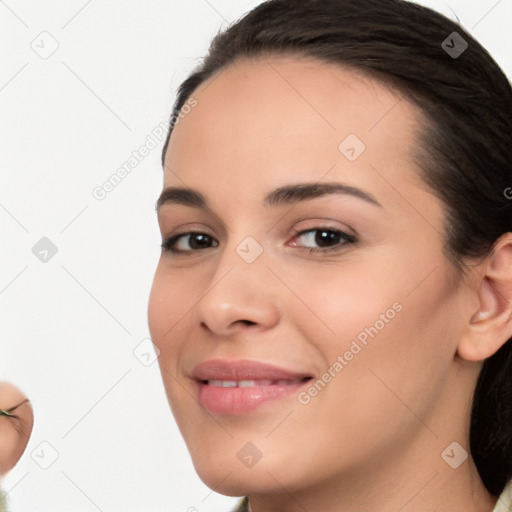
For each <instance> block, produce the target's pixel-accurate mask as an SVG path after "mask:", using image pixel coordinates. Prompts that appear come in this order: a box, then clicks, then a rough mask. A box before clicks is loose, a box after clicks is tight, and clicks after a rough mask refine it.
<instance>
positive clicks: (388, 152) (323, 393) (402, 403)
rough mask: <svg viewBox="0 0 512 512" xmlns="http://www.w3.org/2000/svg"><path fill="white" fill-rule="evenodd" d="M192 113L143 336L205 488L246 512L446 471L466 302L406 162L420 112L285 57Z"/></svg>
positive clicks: (237, 76) (218, 87)
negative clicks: (299, 496) (381, 474)
mask: <svg viewBox="0 0 512 512" xmlns="http://www.w3.org/2000/svg"><path fill="white" fill-rule="evenodd" d="M193 96H194V103H193V105H194V106H193V108H189V109H188V110H187V112H188V113H186V115H183V116H182V118H181V119H180V121H179V123H178V124H177V125H176V127H175V129H174V132H173V135H172V137H171V140H170V144H169V146H168V151H167V155H166V159H165V173H164V189H169V190H167V191H166V192H164V194H163V195H162V200H161V201H160V205H159V208H158V222H159V225H160V230H161V234H162V238H163V240H167V243H166V244H165V246H166V247H165V249H164V250H163V251H162V255H161V258H160V261H159V263H158V268H157V270H156V274H155V277H154V282H153V287H152V291H151V296H150V301H149V310H148V318H149V327H150V331H151V336H152V339H153V342H154V344H155V345H156V346H157V347H158V349H159V350H160V356H159V359H158V360H159V365H160V370H161V373H162V378H163V382H164V385H165V390H166V394H167V397H168V401H169V404H170V406H171V409H172V412H173V414H174V417H175V419H176V422H177V424H178V427H179V429H180V431H181V433H182V435H183V437H184V439H185V442H186V444H187V446H188V449H189V451H190V454H191V457H192V459H193V463H194V466H195V468H196V470H197V472H198V474H199V476H200V477H201V478H202V479H203V481H204V482H205V483H206V484H207V485H209V486H210V487H212V488H215V489H216V491H218V492H221V493H224V494H228V495H233V496H240V495H244V494H248V493H251V492H252V493H257V492H273V491H277V490H280V489H282V488H283V487H284V488H285V489H287V490H288V491H290V492H292V491H293V490H298V489H301V488H302V489H303V488H305V487H307V486H314V485H317V484H318V485H319V484H321V483H322V482H326V481H328V480H333V479H336V478H342V477H345V478H347V479H348V478H350V477H351V476H355V475H357V474H359V475H361V474H366V475H369V474H371V472H372V471H376V470H377V469H379V468H382V467H383V465H384V464H388V463H389V462H390V461H396V460H398V459H399V458H400V457H401V456H402V457H403V456H404V447H405V446H408V447H409V448H412V447H413V446H417V447H421V448H418V450H423V449H425V450H434V451H435V455H436V457H437V458H439V455H438V454H439V453H440V451H441V450H442V449H443V448H444V447H445V446H446V445H447V444H448V442H449V441H448V442H447V441H446V440H445V438H444V434H445V433H446V434H447V437H446V439H450V441H453V437H451V438H450V436H451V435H452V434H453V432H447V431H446V429H444V430H443V431H442V434H441V429H440V426H441V425H442V424H444V425H446V422H447V417H449V413H450V411H451V414H453V413H454V407H455V409H456V408H457V407H458V406H454V404H456V403H458V402H457V400H456V397H454V394H455V395H456V394H457V393H458V391H457V390H454V389H453V387H452V389H451V390H450V391H449V389H448V388H449V385H450V384H453V381H452V380H451V379H452V374H453V360H454V355H455V353H456V346H457V341H458V338H459V335H460V328H461V324H460V323H458V322H461V320H460V318H461V314H460V311H461V310H460V308H461V305H460V304H461V296H460V289H459V287H458V285H457V280H456V277H455V276H456V275H455V272H454V269H453V267H452V265H451V264H450V263H449V262H448V261H447V259H446V258H445V256H444V254H443V229H442V222H443V209H442V206H441V204H440V202H439V201H438V200H437V199H436V198H435V197H434V196H433V195H432V194H431V193H429V192H428V190H427V189H426V187H425V186H424V185H423V183H422V181H421V180H420V178H419V176H418V168H417V166H416V165H415V164H414V163H413V159H412V156H411V154H412V149H413V148H415V147H416V145H417V135H416V134H417V128H418V121H419V113H418V112H417V110H416V109H415V108H414V107H413V105H412V104H410V103H408V102H407V101H406V100H405V99H400V96H399V95H398V94H397V93H395V92H393V91H391V90H389V88H388V87H386V86H385V85H383V84H381V83H379V82H377V81H374V80H372V79H370V78H365V77H363V76H361V75H358V74H356V73H355V72H354V71H351V70H347V69H344V68H341V67H338V66H334V65H330V64H326V63H321V62H316V61H314V60H308V59H304V60H298V59H295V58H288V57H279V58H278V57H275V58H272V59H267V60H263V59H258V60H253V61H240V62H237V63H236V64H233V65H232V66H230V67H228V68H226V69H225V70H223V71H222V72H221V73H220V74H218V75H217V76H215V77H214V78H213V79H210V80H209V81H208V82H206V83H205V84H203V86H201V87H200V88H199V89H198V90H197V91H196V92H195V93H194V95H193ZM299 185H300V186H299ZM170 187H177V188H181V189H183V188H186V189H191V190H193V191H194V194H195V195H193V194H190V193H188V194H185V193H183V191H181V192H180V191H177V192H176V191H174V192H172V191H170ZM329 187H330V188H329ZM286 189H288V191H287V192H286ZM197 194H200V197H198V196H197ZM200 199H202V200H200ZM203 203H204V204H203ZM208 361H213V363H212V364H210V365H208V363H207V362H208ZM255 362H259V363H265V364H266V365H270V366H272V369H270V368H269V367H266V366H261V365H260V366H257V365H254V364H253V363H255ZM200 364H202V365H203V366H199V367H198V365H200ZM275 367H277V368H278V369H277V370H276V369H275ZM201 370H202V371H201ZM278 380H279V381H280V382H277V381H278ZM220 381H223V382H220ZM233 381H234V382H233ZM240 381H245V382H242V383H241V384H240ZM235 385H236V387H231V386H235ZM223 386H227V387H223ZM459 398H460V397H459ZM465 403H466V402H463V404H465ZM450 407H451V409H450ZM460 412H461V417H462V408H461V409H460ZM455 414H457V411H455ZM418 418H422V419H425V421H420V420H419V419H418ZM427 418H428V421H427V420H426V419H427ZM443 422H444V423H443ZM427 424H428V426H427ZM435 426H437V427H439V430H438V434H439V435H438V436H437V439H436V438H435V437H434V436H433V435H432V430H434V428H435ZM438 448H440V449H439V450H438ZM409 453H411V452H410V451H409ZM414 453H416V452H414ZM363 472H365V473H363Z"/></svg>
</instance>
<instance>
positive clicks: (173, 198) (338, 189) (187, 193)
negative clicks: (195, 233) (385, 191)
mask: <svg viewBox="0 0 512 512" xmlns="http://www.w3.org/2000/svg"><path fill="white" fill-rule="evenodd" d="M329 194H340V195H348V196H352V197H356V198H358V199H362V200H363V201H366V202H367V203H369V204H372V205H374V206H378V207H379V208H383V206H382V205H381V204H380V203H379V202H378V201H377V199H375V198H374V197H373V196H372V195H371V194H370V193H369V192H366V191H364V190H362V189H360V188H357V187H353V186H350V185H344V184H342V183H295V184H291V185H285V186H282V187H279V188H276V189H275V190H272V191H271V192H269V193H268V194H267V195H266V196H265V197H264V199H263V205H264V206H265V207H277V206H284V205H289V204H292V203H296V202H299V201H307V200H310V199H314V198H317V197H321V196H326V195H329ZM166 204H181V205H184V206H190V207H192V208H200V209H204V210H207V209H210V206H209V205H208V201H207V200H206V198H205V197H204V195H203V194H201V193H200V192H199V191H197V190H194V189H191V188H186V187H167V188H165V189H164V190H163V191H162V193H161V194H160V197H159V198H158V200H157V202H156V205H155V208H156V210H157V211H159V210H160V208H161V207H162V206H163V205H166Z"/></svg>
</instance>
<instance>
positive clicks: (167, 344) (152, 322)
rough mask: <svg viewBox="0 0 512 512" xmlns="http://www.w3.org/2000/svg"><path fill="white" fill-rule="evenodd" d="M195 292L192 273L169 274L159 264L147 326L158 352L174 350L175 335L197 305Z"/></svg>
mask: <svg viewBox="0 0 512 512" xmlns="http://www.w3.org/2000/svg"><path fill="white" fill-rule="evenodd" d="M198 289H200V287H199V285H198V282H197V278H195V277H194V274H193V273H190V272H186V271H183V272H182V271H176V270H172V271H171V270H169V268H166V265H165V262H162V260H161V261H160V262H159V264H158V267H157V269H156V272H155V276H154V278H153V284H152V287H151V293H150V295H149V302H148V325H149V330H150V333H151V338H152V340H153V343H154V344H155V345H157V346H158V348H159V349H160V351H161V352H165V351H166V350H168V349H169V348H172V347H173V346H175V338H176V335H177V334H178V333H179V332H182V331H183V327H184V326H185V325H186V323H187V321H188V320H189V319H188V316H187V315H188V313H190V312H191V310H192V309H193V306H194V303H195V302H197V299H198V293H197V290H198ZM194 290H195V291H194ZM171 341H172V343H171Z"/></svg>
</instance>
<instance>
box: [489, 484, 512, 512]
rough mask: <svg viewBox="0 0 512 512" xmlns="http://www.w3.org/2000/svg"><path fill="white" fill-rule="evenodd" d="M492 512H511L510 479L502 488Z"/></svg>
mask: <svg viewBox="0 0 512 512" xmlns="http://www.w3.org/2000/svg"><path fill="white" fill-rule="evenodd" d="M492 512H512V480H509V482H508V484H507V485H506V486H505V489H503V492H502V493H501V494H500V496H499V498H498V501H497V502H496V506H495V507H494V508H493V510H492Z"/></svg>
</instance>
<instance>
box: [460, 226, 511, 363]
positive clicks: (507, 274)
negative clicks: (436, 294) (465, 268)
mask: <svg viewBox="0 0 512 512" xmlns="http://www.w3.org/2000/svg"><path fill="white" fill-rule="evenodd" d="M479 268H480V269H481V270H476V271H477V272H482V270H483V272H484V273H483V275H482V276H481V279H479V280H478V281H479V284H478V288H477V289H476V290H475V291H476V293H477V299H478V307H477V309H476V311H474V313H473V314H472V315H471V318H470V320H469V323H468V325H467V326H466V330H465V333H464V335H463V336H462V338H461V340H460V342H459V345H458V348H457V354H458V355H459V356H460V357H461V358H462V359H466V360H468V361H482V360H484V359H487V358H488V357H490V356H492V355H493V354H494V353H495V352H497V351H498V350H499V348H500V347H501V346H502V345H504V344H505V343H506V342H507V341H508V339H509V338H510V337H511V336H512V233H505V235H503V236H502V237H500V239H499V240H498V241H497V243H496V244H495V245H494V249H493V251H492V253H491V254H490V255H489V256H488V258H486V260H485V262H484V263H483V264H482V266H480V267H479Z"/></svg>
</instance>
